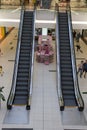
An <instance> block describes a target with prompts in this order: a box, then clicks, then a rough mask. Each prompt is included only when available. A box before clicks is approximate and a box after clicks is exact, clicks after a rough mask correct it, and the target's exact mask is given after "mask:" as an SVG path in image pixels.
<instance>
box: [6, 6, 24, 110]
mask: <svg viewBox="0 0 87 130" xmlns="http://www.w3.org/2000/svg"><path fill="white" fill-rule="evenodd" d="M23 15H24V10H23V5H22V8H21V15H20V24H19V31H18V40H17V49H16V56H15V64H14V72H13V80H12V86H11V90H10V94H9V97H8V100H7V109H11V108H12V104H13V100H14V96H15V87H16V79H17V71H18V61H19V54H20V45H21V35H22V25H23Z"/></svg>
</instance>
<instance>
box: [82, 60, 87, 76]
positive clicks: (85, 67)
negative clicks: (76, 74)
mask: <svg viewBox="0 0 87 130" xmlns="http://www.w3.org/2000/svg"><path fill="white" fill-rule="evenodd" d="M83 72H84V78H86V73H87V60H86V61H85V62H84V64H83Z"/></svg>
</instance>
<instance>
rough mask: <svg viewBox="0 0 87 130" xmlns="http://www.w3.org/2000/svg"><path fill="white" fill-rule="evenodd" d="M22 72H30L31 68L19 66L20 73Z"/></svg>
mask: <svg viewBox="0 0 87 130" xmlns="http://www.w3.org/2000/svg"><path fill="white" fill-rule="evenodd" d="M19 72H22V73H28V72H29V68H25V69H24V68H18V73H19Z"/></svg>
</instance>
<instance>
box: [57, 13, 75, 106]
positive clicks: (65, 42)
mask: <svg viewBox="0 0 87 130" xmlns="http://www.w3.org/2000/svg"><path fill="white" fill-rule="evenodd" d="M58 20H59V35H60V68H61V70H60V71H61V87H62V93H63V98H64V104H65V106H76V105H77V104H76V99H75V93H74V83H73V72H72V63H71V62H72V61H71V49H70V39H69V28H68V16H67V13H65V12H63V13H62V12H60V13H59V18H58Z"/></svg>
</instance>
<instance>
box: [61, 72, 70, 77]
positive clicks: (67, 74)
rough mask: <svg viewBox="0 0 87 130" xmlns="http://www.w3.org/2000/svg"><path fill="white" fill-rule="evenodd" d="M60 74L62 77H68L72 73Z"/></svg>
mask: <svg viewBox="0 0 87 130" xmlns="http://www.w3.org/2000/svg"><path fill="white" fill-rule="evenodd" d="M61 75H62V76H63V77H65V76H66V77H69V76H71V77H72V74H71V73H62V74H61Z"/></svg>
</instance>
